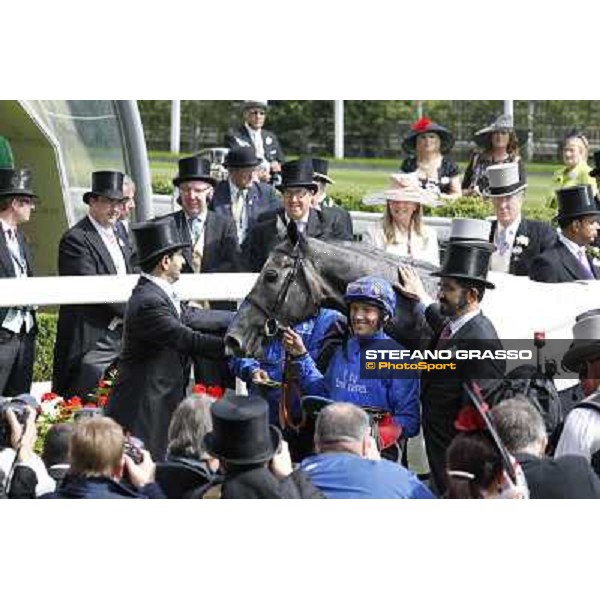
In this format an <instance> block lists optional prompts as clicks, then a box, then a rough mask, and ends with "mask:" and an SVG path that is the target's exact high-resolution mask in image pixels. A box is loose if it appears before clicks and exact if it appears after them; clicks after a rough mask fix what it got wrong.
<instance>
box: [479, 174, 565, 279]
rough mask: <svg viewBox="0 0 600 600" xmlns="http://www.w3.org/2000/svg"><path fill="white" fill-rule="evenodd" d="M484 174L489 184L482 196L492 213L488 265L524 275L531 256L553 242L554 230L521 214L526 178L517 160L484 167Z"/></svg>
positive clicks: (499, 269) (545, 248)
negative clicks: (491, 246) (493, 246)
mask: <svg viewBox="0 0 600 600" xmlns="http://www.w3.org/2000/svg"><path fill="white" fill-rule="evenodd" d="M486 177H487V179H488V181H489V187H488V188H486V190H485V192H484V195H485V197H487V198H489V199H490V200H491V201H492V202H493V204H494V210H495V212H496V220H495V221H494V222H493V223H492V232H491V236H490V242H492V243H494V244H495V245H496V250H495V252H494V253H493V254H492V262H491V266H490V268H491V270H492V271H501V272H503V273H510V274H511V275H521V276H528V275H529V271H530V268H531V263H532V262H533V259H534V258H535V257H536V256H538V255H539V254H541V253H542V252H545V251H546V250H548V249H549V248H551V247H552V246H553V245H554V244H555V243H556V240H557V235H556V232H555V231H554V230H553V229H552V227H550V225H548V224H547V223H543V222H541V221H533V220H531V219H524V218H523V217H522V216H521V206H522V204H523V198H524V195H525V189H526V188H527V181H526V176H525V171H524V170H523V171H522V172H521V170H520V169H519V166H518V163H503V164H500V165H493V166H491V167H489V168H488V169H487V170H486Z"/></svg>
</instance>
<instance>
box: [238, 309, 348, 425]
mask: <svg viewBox="0 0 600 600" xmlns="http://www.w3.org/2000/svg"><path fill="white" fill-rule="evenodd" d="M344 329H345V319H344V316H343V315H342V314H340V313H339V312H338V311H336V310H331V309H329V308H321V309H320V310H319V312H318V313H317V315H316V316H314V317H310V318H308V319H306V320H304V321H301V322H300V323H297V324H296V325H294V326H293V330H294V331H295V332H296V333H297V334H298V335H299V336H300V337H301V339H302V341H303V343H304V345H305V346H306V348H308V352H309V354H310V356H311V357H312V359H313V360H314V361H315V363H317V364H319V366H321V367H322V368H326V366H327V362H328V359H329V358H330V357H331V355H332V349H331V348H332V347H333V346H335V344H336V343H339V342H340V341H341V338H342V336H343V332H344ZM284 354H285V350H284V347H283V344H282V341H281V337H279V336H278V337H275V338H273V340H272V341H271V342H270V343H269V344H268V345H267V346H266V347H265V349H264V357H263V358H262V359H261V360H257V359H255V358H230V359H229V368H230V369H231V371H232V372H233V373H234V375H235V376H236V377H239V378H240V379H241V380H242V381H244V382H246V384H248V392H249V394H251V395H258V396H261V397H262V398H263V399H264V400H266V401H267V403H268V404H269V422H270V424H271V425H276V426H280V423H279V412H278V411H279V401H280V397H281V389H280V386H277V383H279V384H281V382H282V381H283V367H284ZM294 396H295V397H294V398H293V400H292V416H293V418H294V419H295V420H299V419H300V418H301V416H302V413H301V407H300V397H299V395H298V394H294Z"/></svg>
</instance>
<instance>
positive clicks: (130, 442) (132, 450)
mask: <svg viewBox="0 0 600 600" xmlns="http://www.w3.org/2000/svg"><path fill="white" fill-rule="evenodd" d="M143 449H144V442H142V440H140V439H138V438H136V437H133V436H132V435H129V436H127V438H125V444H124V445H123V451H124V452H125V454H127V456H129V458H131V460H132V461H133V462H134V463H135V464H136V465H139V464H140V463H141V462H143V460H144V455H143V454H142V450H143Z"/></svg>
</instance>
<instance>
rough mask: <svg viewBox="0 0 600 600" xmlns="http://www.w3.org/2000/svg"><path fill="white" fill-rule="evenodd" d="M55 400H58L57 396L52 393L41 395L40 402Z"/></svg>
mask: <svg viewBox="0 0 600 600" xmlns="http://www.w3.org/2000/svg"><path fill="white" fill-rule="evenodd" d="M55 398H58V394H55V393H54V392H46V393H45V394H42V398H41V400H42V402H50V400H54V399H55Z"/></svg>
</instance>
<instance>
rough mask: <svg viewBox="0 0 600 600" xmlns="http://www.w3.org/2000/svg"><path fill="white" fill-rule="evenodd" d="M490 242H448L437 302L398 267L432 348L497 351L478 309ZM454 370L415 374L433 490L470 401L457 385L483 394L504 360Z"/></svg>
mask: <svg viewBox="0 0 600 600" xmlns="http://www.w3.org/2000/svg"><path fill="white" fill-rule="evenodd" d="M493 249H494V246H493V245H492V244H490V243H488V242H477V241H469V242H456V241H452V242H451V243H450V245H449V247H448V251H447V254H446V257H445V260H444V265H443V267H442V269H441V270H440V271H437V272H435V273H432V275H434V276H438V277H441V281H440V291H439V294H438V303H437V304H435V303H433V300H432V299H431V298H430V297H429V296H428V295H427V293H426V292H425V289H424V288H423V284H422V282H421V280H420V279H419V276H418V275H417V273H416V271H415V270H414V269H413V268H411V267H400V268H399V272H400V276H401V278H402V281H401V282H400V285H399V286H398V290H399V291H400V292H401V293H403V294H405V295H406V296H407V297H409V298H412V299H413V300H418V304H417V307H416V308H417V310H420V311H424V313H425V318H426V320H427V322H428V323H429V325H430V327H431V329H432V330H433V332H434V336H435V337H434V341H433V342H432V345H431V346H432V347H431V349H432V350H434V349H435V350H451V351H455V350H480V351H486V350H491V351H495V350H500V349H502V343H501V342H500V340H499V339H498V334H497V332H496V329H495V328H494V325H493V324H492V322H491V321H490V320H489V319H488V318H487V317H485V316H484V315H483V313H482V312H481V308H480V306H479V305H480V303H481V300H482V299H483V296H484V292H485V290H486V289H493V288H494V285H493V284H492V283H491V282H489V281H487V273H488V269H489V261H490V256H491V253H492V251H493ZM456 364H457V368H456V371H454V372H449V371H438V372H437V373H436V372H435V371H432V372H427V373H423V375H422V377H421V407H422V411H423V413H422V422H423V434H424V437H425V445H426V449H427V458H428V460H429V465H430V467H431V473H432V476H433V480H434V483H435V486H436V489H437V491H438V492H439V494H440V495H441V494H443V493H444V491H445V489H446V456H445V455H446V449H447V448H448V446H449V445H450V442H451V441H452V440H453V438H454V436H455V435H456V434H457V430H456V428H455V426H454V423H455V420H456V419H457V418H458V416H459V414H460V412H461V411H462V410H464V409H470V402H469V399H468V396H467V394H466V393H465V391H464V389H463V383H466V384H467V385H470V386H471V385H472V384H477V385H478V386H479V388H480V389H481V392H482V395H483V397H484V398H485V397H486V395H487V393H488V392H489V391H490V390H491V389H493V388H494V387H495V386H496V385H497V383H498V380H500V379H502V378H503V377H504V371H505V368H506V364H505V361H504V360H497V359H493V358H486V359H482V360H469V361H460V360H457V361H456Z"/></svg>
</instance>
